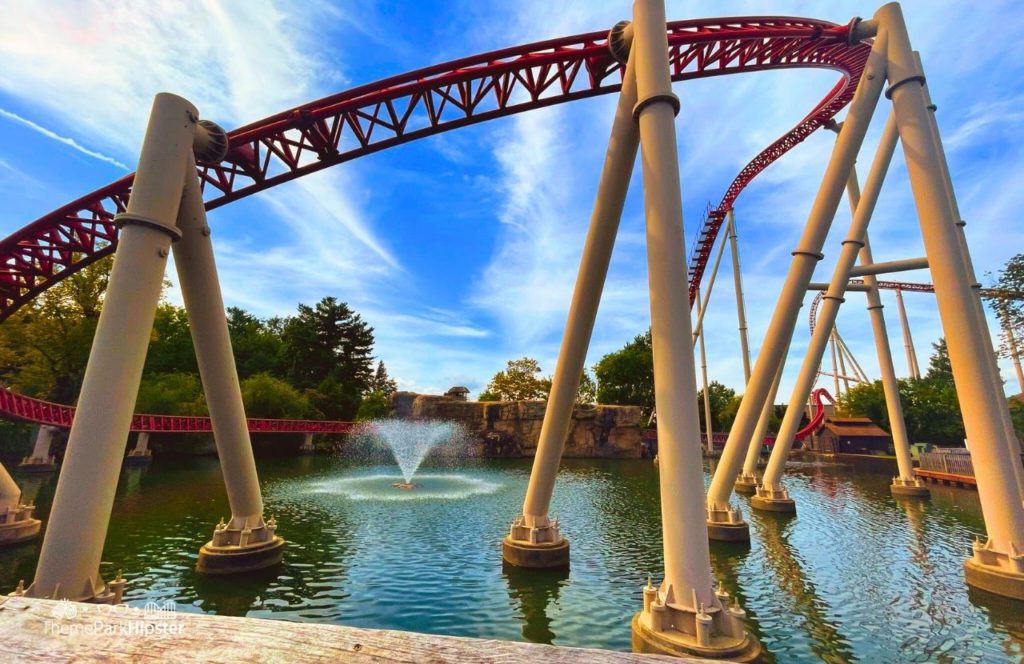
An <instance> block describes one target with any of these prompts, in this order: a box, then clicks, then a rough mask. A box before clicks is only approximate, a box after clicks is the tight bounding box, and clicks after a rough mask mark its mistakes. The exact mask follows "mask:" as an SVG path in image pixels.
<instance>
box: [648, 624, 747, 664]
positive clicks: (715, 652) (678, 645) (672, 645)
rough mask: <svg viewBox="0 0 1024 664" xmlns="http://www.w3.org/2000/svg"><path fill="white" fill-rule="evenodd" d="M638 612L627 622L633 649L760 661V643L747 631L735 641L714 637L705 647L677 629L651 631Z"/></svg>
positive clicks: (731, 659)
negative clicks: (630, 631) (674, 630)
mask: <svg viewBox="0 0 1024 664" xmlns="http://www.w3.org/2000/svg"><path fill="white" fill-rule="evenodd" d="M641 613H642V612H637V613H636V614H634V616H633V620H632V622H631V623H630V626H631V627H632V632H633V652H638V653H645V654H649V655H669V656H671V657H707V658H710V659H727V660H729V661H730V662H759V661H761V643H760V642H759V641H758V640H757V639H756V638H754V635H753V634H751V633H750V632H747V633H746V634H745V636H744V638H743V640H742V641H741V642H739V643H736V640H735V639H724V638H716V639H713V640H712V643H711V645H709V646H699V645H697V644H696V642H695V641H696V639H693V637H687V636H685V635H683V634H681V633H680V632H655V631H653V630H651V629H649V628H647V627H645V626H644V625H643V623H642V621H641V620H640V614H641ZM673 634H678V635H679V637H680V638H673V636H672V635H673ZM716 642H720V643H716Z"/></svg>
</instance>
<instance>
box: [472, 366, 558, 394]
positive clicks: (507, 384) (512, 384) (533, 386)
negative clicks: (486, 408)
mask: <svg viewBox="0 0 1024 664" xmlns="http://www.w3.org/2000/svg"><path fill="white" fill-rule="evenodd" d="M540 373H541V370H540V364H538V362H537V360H534V359H533V358H529V357H524V358H521V359H518V360H509V361H508V365H507V366H506V367H505V370H504V371H499V372H498V373H496V374H494V378H492V379H491V382H490V383H489V384H488V385H487V389H486V390H485V391H484V392H483V393H482V394H481V395H480V400H481V401H530V400H536V399H545V398H547V396H548V392H550V391H551V379H550V378H544V377H542V376H541V375H540ZM485 396H486V397H490V398H487V399H485V398H484V397H485Z"/></svg>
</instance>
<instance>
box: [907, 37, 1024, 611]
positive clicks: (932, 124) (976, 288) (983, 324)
mask: <svg viewBox="0 0 1024 664" xmlns="http://www.w3.org/2000/svg"><path fill="white" fill-rule="evenodd" d="M912 57H913V62H914V66H915V67H916V68H917V71H920V72H923V71H924V67H923V66H922V65H921V56H920V54H919V53H918V52H917V51H914V52H913V53H912ZM921 87H922V93H923V95H924V101H925V104H926V107H927V111H928V112H927V119H928V129H929V130H930V132H931V137H932V141H933V143H934V144H935V145H937V146H939V149H938V169H939V172H940V174H941V179H942V182H943V183H944V185H945V192H946V198H947V202H948V205H949V209H950V214H951V215H952V218H953V220H954V221H955V222H956V223H955V230H956V238H957V242H958V243H959V245H960V255H961V258H962V260H963V263H964V269H965V270H966V272H967V278H968V280H969V282H970V286H971V294H972V295H973V298H972V302H973V304H974V317H975V319H976V325H977V327H978V329H979V330H983V331H984V334H983V335H982V336H980V337H979V338H978V341H979V342H980V343H981V344H982V345H983V346H984V348H985V351H986V353H987V357H988V362H986V363H985V364H984V365H981V366H979V367H978V368H979V369H980V370H981V371H983V372H984V374H985V376H986V378H987V379H988V381H989V383H990V384H991V387H992V389H993V390H994V391H995V392H996V393H997V394H998V395H999V396H1000V398H1001V399H1002V402H1001V403H1002V407H1000V408H997V409H996V412H998V414H999V416H1000V419H1001V420H1002V422H1003V429H1004V431H1005V432H1006V435H1005V437H1004V441H1005V443H1006V446H1007V448H1008V449H1009V452H1010V458H1011V459H1013V460H1014V462H1015V463H1012V464H1011V465H1010V468H1011V469H1012V470H1013V474H1014V479H1015V480H1016V483H1017V492H1018V494H1019V496H1020V499H1021V501H1022V502H1024V465H1022V464H1021V463H1020V459H1021V456H1020V455H1021V446H1020V442H1019V441H1018V440H1017V434H1016V432H1015V431H1014V427H1013V420H1012V419H1011V418H1010V411H1009V408H1008V407H1007V404H1006V400H1005V396H1006V395H1005V393H1004V391H1003V379H1002V377H1001V376H1000V375H999V358H998V356H997V355H996V350H995V346H994V345H993V343H992V335H991V334H990V332H989V329H988V318H987V317H986V316H985V308H984V306H983V305H982V302H981V282H980V281H978V277H977V275H976V273H975V271H974V263H973V261H972V260H971V252H970V251H969V250H968V248H967V236H966V234H965V233H964V227H965V226H966V225H967V222H966V221H964V219H963V217H962V216H961V215H960V206H959V205H958V204H957V201H956V193H955V192H954V191H953V180H952V178H951V177H950V174H949V164H947V163H946V153H945V151H943V150H942V139H941V138H940V136H939V125H938V122H936V120H935V111H936V106H935V104H933V103H932V99H931V95H930V94H929V92H928V84H927V82H925V81H924V77H923V76H922V83H921ZM1021 592H1022V594H1024V589H1022V591H1021Z"/></svg>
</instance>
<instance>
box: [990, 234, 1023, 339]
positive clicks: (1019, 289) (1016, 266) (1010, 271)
mask: <svg viewBox="0 0 1024 664" xmlns="http://www.w3.org/2000/svg"><path fill="white" fill-rule="evenodd" d="M991 276H992V275H991V274H989V277H991ZM993 286H994V290H993V291H989V293H988V295H986V299H987V300H988V302H989V304H990V305H991V306H992V308H993V309H995V311H996V314H997V315H998V317H999V324H1000V331H1001V334H1000V339H1001V344H1000V347H999V354H1000V355H1002V356H1003V357H1011V356H1012V354H1011V347H1010V335H1011V334H1012V335H1013V337H1014V341H1015V342H1016V345H1017V348H1018V352H1019V349H1020V344H1021V342H1022V341H1024V253H1022V254H1017V255H1016V256H1014V257H1012V258H1011V259H1010V260H1008V261H1006V265H1004V266H1003V269H1002V270H1000V271H999V273H998V275H997V276H996V278H995V283H994V284H993Z"/></svg>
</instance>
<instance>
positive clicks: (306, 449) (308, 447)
mask: <svg viewBox="0 0 1024 664" xmlns="http://www.w3.org/2000/svg"><path fill="white" fill-rule="evenodd" d="M299 454H316V447H314V446H313V434H311V433H307V434H303V436H302V445H300V446H299Z"/></svg>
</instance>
